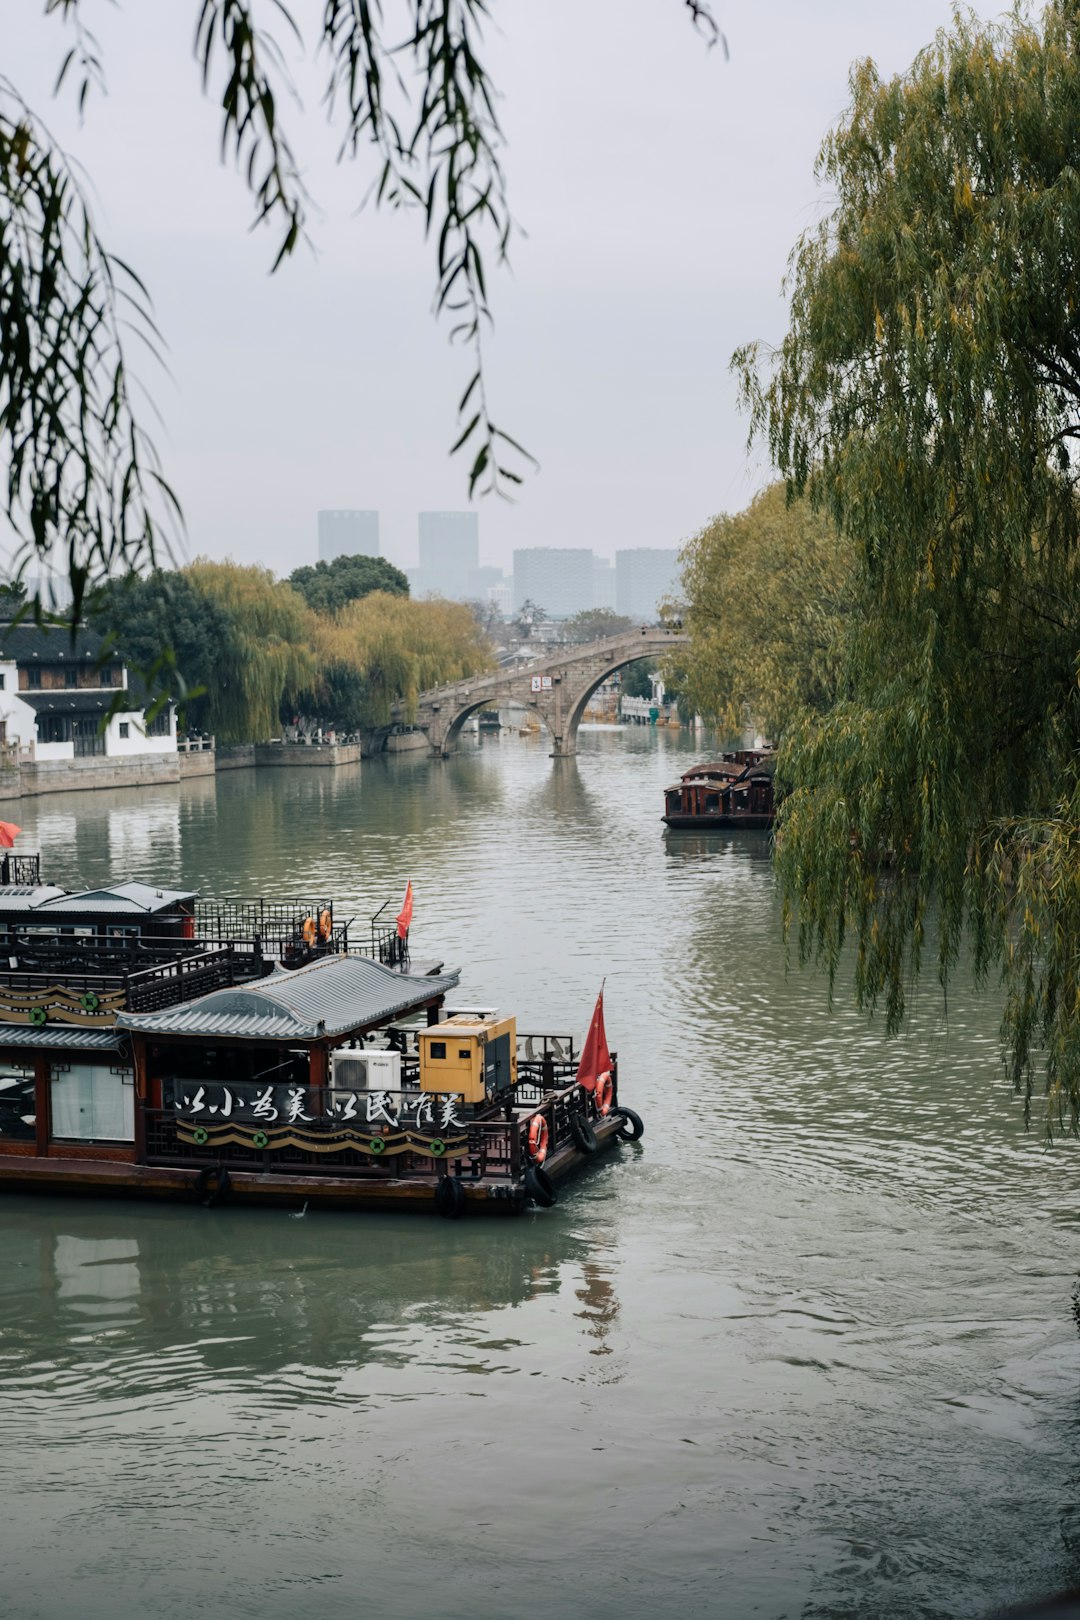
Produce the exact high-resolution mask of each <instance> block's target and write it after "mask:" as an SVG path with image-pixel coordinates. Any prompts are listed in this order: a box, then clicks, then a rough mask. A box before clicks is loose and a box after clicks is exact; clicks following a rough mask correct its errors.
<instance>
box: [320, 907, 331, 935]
mask: <svg viewBox="0 0 1080 1620" xmlns="http://www.w3.org/2000/svg"><path fill="white" fill-rule="evenodd" d="M333 932H334V919H333V918H332V917H331V915H330V913H329V911H328V910H326V909H325V907H324V909H323V910H322V911H320V912H319V938H320V939H329V938H330V935H331V934H332V933H333Z"/></svg>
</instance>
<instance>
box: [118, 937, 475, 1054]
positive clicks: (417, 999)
mask: <svg viewBox="0 0 1080 1620" xmlns="http://www.w3.org/2000/svg"><path fill="white" fill-rule="evenodd" d="M460 977H461V970H460V968H454V969H451V971H450V972H448V973H438V974H436V973H429V974H423V975H421V974H416V975H410V974H407V973H397V972H395V971H394V969H393V968H388V967H384V966H383V964H382V963H381V962H375V961H372V960H371V959H370V958H369V957H364V956H327V957H323V958H321V959H320V960H319V961H317V962H312V963H311V964H310V965H309V966H308V967H303V968H298V969H297V970H296V971H295V972H293V973H285V972H277V973H273V974H271V975H270V977H269V978H266V979H260V980H258V981H257V982H256V983H255V984H252V985H250V986H248V987H243V988H233V989H228V990H212V991H211V992H210V994H209V995H206V996H200V997H199V998H198V1000H196V1001H189V1002H186V1003H185V1004H184V1005H182V1006H179V1007H171V1008H168V1009H167V1010H165V1011H162V1012H148V1013H128V1012H125V1013H120V1014H118V1016H117V1019H116V1026H117V1028H118V1029H127V1030H131V1031H132V1033H133V1034H146V1035H168V1036H173V1035H176V1036H190V1037H194V1038H196V1039H199V1038H203V1039H207V1038H210V1037H216V1038H220V1039H227V1040H250V1041H279V1040H280V1041H320V1040H325V1039H327V1038H328V1037H337V1036H341V1035H347V1034H349V1033H350V1032H352V1031H358V1030H362V1029H371V1028H373V1027H375V1026H378V1025H380V1024H384V1023H389V1021H390V1020H391V1019H393V1018H401V1017H403V1016H404V1015H405V1014H406V1013H408V1012H416V1011H418V1010H419V1009H420V1008H421V1007H426V1006H427V1005H428V1004H429V1003H430V1002H432V1001H436V1000H438V999H439V998H441V997H442V996H444V995H445V994H446V992H447V991H448V990H452V989H453V988H454V986H455V985H456V984H457V982H458V980H459V978H460Z"/></svg>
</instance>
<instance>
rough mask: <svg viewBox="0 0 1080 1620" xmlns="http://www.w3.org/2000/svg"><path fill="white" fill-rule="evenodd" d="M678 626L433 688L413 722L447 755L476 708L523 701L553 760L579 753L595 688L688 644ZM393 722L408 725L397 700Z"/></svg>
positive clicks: (612, 638) (605, 639)
mask: <svg viewBox="0 0 1080 1620" xmlns="http://www.w3.org/2000/svg"><path fill="white" fill-rule="evenodd" d="M689 639H690V638H689V637H688V636H686V635H684V634H683V633H682V631H680V630H662V629H656V628H650V627H648V626H646V627H645V628H643V629H640V630H627V631H624V632H622V633H621V634H619V635H615V636H604V637H603V639H602V640H600V641H589V642H586V643H585V644H584V645H583V646H580V647H561V648H559V649H558V651H557V652H554V653H552V654H551V656H550V657H547V658H538V659H537V660H536V662H535V663H532V664H526V665H524V666H523V667H518V668H515V669H512V670H498V671H496V672H495V673H494V674H493V675H477V676H472V677H470V678H469V679H466V680H463V681H455V682H454V683H453V684H452V685H450V686H439V687H436V688H435V690H434V691H431V692H422V693H421V694H420V698H419V700H418V703H417V709H416V719H415V722H414V723H415V724H416V725H417V726H418V727H419V728H420V730H421V731H423V732H425V733H426V734H427V739H428V742H429V743H430V745H431V752H432V753H433V754H435V755H438V756H445V755H446V754H448V753H449V752H450V751H451V749H453V748H454V747H455V745H456V743H457V740H458V738H459V736H460V735H461V728H462V726H463V725H464V724H465V722H466V720H467V719H468V718H469V716H470V715H472V714H475V713H476V712H477V710H478V709H495V708H502V707H503V706H504V705H505V704H508V703H521V704H524V705H525V707H526V708H527V709H528V710H529V711H530V713H532V714H535V715H536V716H537V718H538V719H539V720H541V721H542V722H543V724H544V725H545V726H546V727H547V729H548V731H549V732H550V734H551V739H552V749H551V754H552V758H553V759H559V758H563V757H565V756H567V755H570V754H576V753H577V733H578V726H579V725H580V724H581V717H582V715H583V714H584V713H585V708H586V705H587V704H588V701H589V699H590V698H591V697H592V695H593V693H594V692H595V691H596V689H597V687H598V686H599V685H600V684H601V683H602V682H603V681H606V680H607V678H608V676H609V675H613V674H614V673H615V671H616V670H617V669H622V668H623V666H624V665H625V664H632V663H634V662H635V660H637V659H638V658H656V657H657V656H658V655H659V654H661V653H665V652H670V651H671V649H672V648H673V647H682V646H686V645H687V643H688V642H689ZM392 712H393V719H394V721H395V723H396V724H399V725H403V724H407V723H408V716H407V715H406V713H405V710H404V706H403V705H401V704H395V706H394V710H393V711H392Z"/></svg>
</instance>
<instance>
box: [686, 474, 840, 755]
mask: <svg viewBox="0 0 1080 1620" xmlns="http://www.w3.org/2000/svg"><path fill="white" fill-rule="evenodd" d="M680 563H681V565H682V597H683V616H684V621H685V628H686V629H687V631H688V632H689V634H690V647H689V649H688V650H687V652H685V653H681V654H679V655H678V656H677V658H675V659H673V660H672V667H673V670H674V671H676V672H677V675H678V679H679V682H680V685H681V687H682V691H683V694H684V696H685V698H686V701H687V703H688V704H689V705H690V706H691V707H693V709H694V710H695V711H696V712H697V713H699V714H707V715H709V716H711V717H712V718H714V719H715V720H716V721H717V723H718V724H719V725H720V727H721V728H722V729H724V730H726V731H727V732H729V733H733V732H736V731H738V730H740V729H742V728H743V727H744V726H746V725H747V724H749V725H752V726H753V727H754V728H755V729H757V730H759V731H763V732H764V733H765V734H766V735H767V736H770V737H773V738H778V737H780V736H782V735H783V734H784V732H785V731H786V730H787V728H788V726H789V725H790V723H791V721H792V720H793V719H797V718H799V717H801V716H802V715H804V714H805V713H806V712H808V711H810V712H817V713H822V712H824V711H826V710H828V709H830V708H831V707H832V706H833V704H834V703H835V702H836V699H837V698H838V696H839V695H840V691H841V681H842V672H843V630H844V626H845V624H846V622H847V618H848V615H849V614H850V612H851V608H852V598H853V593H854V584H853V574H854V568H853V560H852V555H851V547H850V544H849V543H847V542H846V541H844V540H842V539H841V537H840V536H839V535H838V534H837V532H836V530H835V528H834V527H833V525H832V523H831V522H830V521H829V520H828V518H827V517H825V516H824V515H823V514H821V513H819V512H815V511H814V510H813V509H812V507H811V506H810V503H809V502H808V501H806V500H800V501H789V500H788V498H787V492H786V491H785V489H784V486H783V485H782V484H774V485H773V486H772V487H771V488H769V489H767V490H763V491H762V493H761V494H760V495H758V496H757V497H756V498H755V499H754V500H753V501H752V502H751V503H750V505H749V506H748V507H747V508H746V510H745V511H744V512H739V513H737V514H735V515H734V516H728V515H726V514H724V515H722V516H720V517H716V518H713V519H712V521H711V522H710V523H708V524H706V526H705V527H704V528H703V529H702V530H701V532H700V533H699V534H697V535H695V536H694V538H693V539H692V540H690V541H688V542H687V544H686V545H685V546H684V547H683V550H682V553H681V556H680Z"/></svg>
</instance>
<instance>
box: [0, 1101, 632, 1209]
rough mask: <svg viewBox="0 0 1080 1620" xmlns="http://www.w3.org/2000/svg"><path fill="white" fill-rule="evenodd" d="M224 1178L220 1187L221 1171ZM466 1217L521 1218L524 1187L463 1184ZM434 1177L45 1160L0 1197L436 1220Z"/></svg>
mask: <svg viewBox="0 0 1080 1620" xmlns="http://www.w3.org/2000/svg"><path fill="white" fill-rule="evenodd" d="M621 1123H622V1121H621V1117H620V1116H618V1115H614V1114H613V1115H612V1116H611V1117H610V1118H608V1119H602V1120H597V1121H596V1122H595V1125H594V1130H595V1135H596V1140H597V1149H598V1151H597V1153H591V1154H585V1153H581V1152H579V1151H578V1149H576V1148H574V1147H572V1146H570V1145H569V1144H567V1145H566V1146H563V1147H560V1149H559V1150H558V1151H557V1152H556V1153H553V1154H552V1155H550V1156H549V1157H548V1159H547V1160H546V1161H545V1163H544V1169H545V1170H546V1171H547V1174H548V1176H549V1178H550V1179H551V1181H552V1182H555V1183H560V1182H563V1181H566V1180H568V1179H569V1178H570V1177H572V1176H574V1175H576V1174H577V1173H578V1172H579V1171H580V1170H582V1169H584V1168H585V1166H586V1165H588V1164H590V1163H591V1162H592V1161H593V1160H594V1159H595V1158H597V1157H598V1156H599V1153H600V1152H603V1151H605V1150H609V1149H610V1148H611V1147H612V1146H613V1145H614V1144H615V1142H617V1141H618V1139H619V1130H620V1126H621ZM222 1169H224V1170H226V1171H227V1176H226V1178H225V1181H224V1185H223V1183H222V1179H221V1174H220V1172H221V1170H222ZM459 1179H460V1183H461V1188H462V1192H463V1194H464V1212H465V1213H467V1214H469V1215H481V1214H483V1215H521V1214H523V1213H524V1212H525V1210H526V1209H528V1208H530V1207H531V1201H530V1199H529V1195H528V1193H527V1191H526V1188H525V1184H524V1180H523V1179H519V1180H513V1179H510V1178H496V1177H475V1178H474V1177H472V1176H469V1175H462V1176H461V1177H460V1178H459ZM439 1180H440V1178H439V1177H437V1176H434V1175H432V1176H416V1175H410V1176H409V1177H408V1178H405V1177H395V1176H392V1175H388V1174H384V1173H381V1172H372V1173H371V1174H370V1175H357V1174H353V1175H347V1176H344V1175H343V1176H335V1175H333V1174H317V1175H305V1174H303V1173H299V1174H298V1173H294V1172H291V1171H290V1172H288V1173H280V1172H273V1171H262V1170H255V1169H243V1168H240V1167H236V1168H234V1166H233V1165H232V1164H226V1165H224V1166H221V1165H219V1164H218V1162H217V1161H214V1160H210V1161H208V1162H207V1163H205V1164H201V1165H198V1164H191V1163H190V1162H189V1163H185V1164H184V1165H179V1164H133V1163H131V1162H130V1161H118V1160H111V1159H93V1158H88V1157H78V1158H75V1157H71V1158H66V1157H63V1156H60V1155H54V1154H50V1155H48V1156H46V1157H39V1156H37V1155H32V1154H24V1153H19V1154H3V1155H0V1193H3V1192H9V1193H43V1194H48V1195H49V1196H52V1197H56V1196H65V1197H70V1196H76V1197H87V1198H95V1197H96V1198H154V1199H163V1200H166V1201H171V1202H173V1203H187V1204H207V1205H211V1204H214V1205H216V1204H224V1203H226V1202H227V1203H230V1204H256V1205H258V1204H261V1205H264V1206H274V1207H278V1208H281V1207H287V1208H289V1209H296V1208H297V1207H298V1206H299V1205H303V1204H310V1205H311V1207H312V1208H316V1209H338V1210H391V1209H393V1210H411V1211H413V1212H415V1213H418V1214H423V1215H431V1214H434V1213H435V1212H436V1205H435V1191H436V1188H437V1187H438V1185H439Z"/></svg>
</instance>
